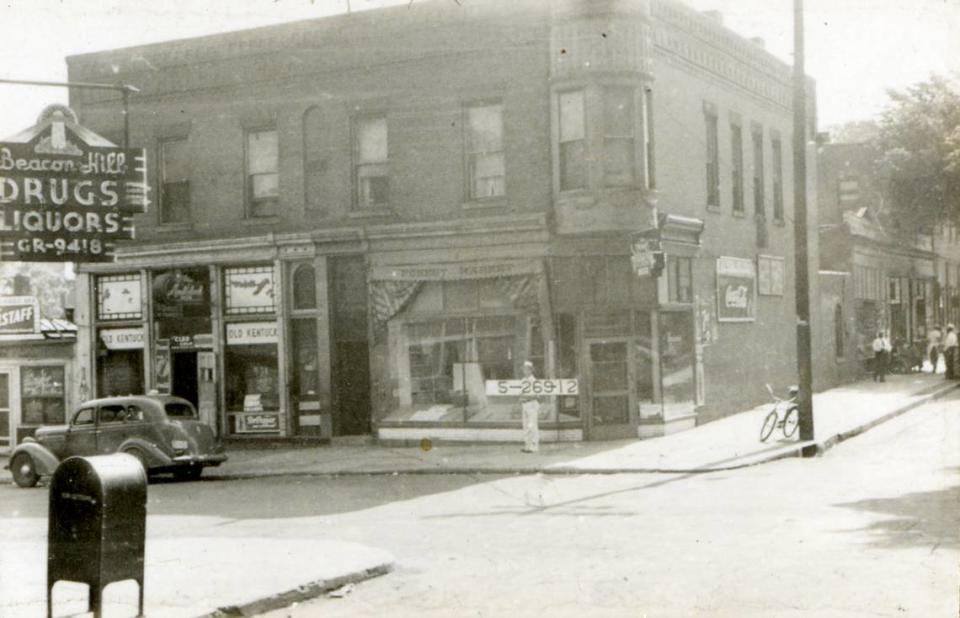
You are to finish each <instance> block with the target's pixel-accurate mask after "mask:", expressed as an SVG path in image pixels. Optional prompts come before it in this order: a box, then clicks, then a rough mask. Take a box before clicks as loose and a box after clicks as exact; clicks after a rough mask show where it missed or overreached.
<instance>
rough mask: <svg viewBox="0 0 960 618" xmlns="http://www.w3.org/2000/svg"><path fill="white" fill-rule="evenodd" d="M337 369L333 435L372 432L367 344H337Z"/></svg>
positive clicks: (342, 342)
mask: <svg viewBox="0 0 960 618" xmlns="http://www.w3.org/2000/svg"><path fill="white" fill-rule="evenodd" d="M335 367H336V370H335V372H334V377H333V379H334V396H335V397H336V400H335V405H334V411H335V412H334V415H333V435H335V436H356V435H362V434H367V433H370V352H369V349H368V347H367V342H366V341H339V342H337V347H336V366H335Z"/></svg>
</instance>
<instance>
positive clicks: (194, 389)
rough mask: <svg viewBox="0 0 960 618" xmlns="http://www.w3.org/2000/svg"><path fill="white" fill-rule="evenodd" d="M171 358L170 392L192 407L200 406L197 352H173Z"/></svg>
mask: <svg viewBox="0 0 960 618" xmlns="http://www.w3.org/2000/svg"><path fill="white" fill-rule="evenodd" d="M172 356H173V358H172V362H171V365H172V368H171V377H172V383H171V386H170V392H171V393H172V394H174V395H176V396H177V397H183V398H184V399H186V400H187V401H189V402H190V403H192V404H193V405H194V407H197V406H199V404H200V398H199V394H200V385H199V380H198V375H197V352H196V351H194V350H190V351H187V352H174V353H173V355H172Z"/></svg>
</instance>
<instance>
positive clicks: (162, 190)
mask: <svg viewBox="0 0 960 618" xmlns="http://www.w3.org/2000/svg"><path fill="white" fill-rule="evenodd" d="M177 142H182V143H183V145H184V147H186V148H189V146H190V137H189V136H188V135H177V136H171V137H165V138H163V139H161V140H159V141H158V143H157V166H158V173H157V178H158V182H157V184H158V185H159V186H158V189H159V191H158V193H159V199H158V200H157V201H158V203H159V208H158V209H157V222H158V223H159V224H160V225H184V224H189V223H190V221H191V218H192V211H191V205H192V204H191V202H192V199H191V198H192V196H191V194H190V192H191V185H190V176H189V175H187V177H186V178H183V179H179V180H176V181H173V182H171V181H168V179H167V151H166V147H167V146H168V145H169V144H173V143H177ZM174 184H184V185H186V192H185V194H186V213H185V217H184V219H182V220H173V219H170V218H169V217H168V214H169V212H170V210H169V209H168V208H167V195H168V192H167V185H174Z"/></svg>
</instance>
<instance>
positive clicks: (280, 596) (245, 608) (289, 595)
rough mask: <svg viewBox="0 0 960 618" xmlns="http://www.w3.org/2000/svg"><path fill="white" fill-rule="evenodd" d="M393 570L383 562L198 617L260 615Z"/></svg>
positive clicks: (223, 617) (390, 565)
mask: <svg viewBox="0 0 960 618" xmlns="http://www.w3.org/2000/svg"><path fill="white" fill-rule="evenodd" d="M392 570H393V563H386V564H381V565H379V566H375V567H371V568H369V569H364V570H362V571H357V572H354V573H348V574H346V575H341V576H339V577H334V578H332V579H321V580H317V581H313V582H310V583H308V584H303V585H301V586H297V587H296V588H293V589H291V590H285V591H283V592H277V593H275V594H271V595H270V596H267V597H264V598H262V599H257V600H255V601H250V602H248V603H244V604H242V605H229V606H226V607H220V608H217V609H215V610H213V611H212V612H209V613H206V614H202V615H200V616H197V617H196V618H233V617H235V616H258V615H260V614H263V613H266V612H269V611H273V610H275V609H282V608H284V607H288V606H290V605H293V604H294V603H300V602H302V601H307V600H309V599H315V598H317V597H319V596H320V595H323V594H326V593H327V592H330V591H331V590H336V589H337V588H340V587H342V586H346V585H347V584H355V583H359V582H362V581H366V580H368V579H373V578H374V577H380V576H381V575H386V574H387V573H389V572H391V571H392Z"/></svg>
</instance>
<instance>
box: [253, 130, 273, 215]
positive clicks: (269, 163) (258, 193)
mask: <svg viewBox="0 0 960 618" xmlns="http://www.w3.org/2000/svg"><path fill="white" fill-rule="evenodd" d="M279 161H280V144H279V139H278V137H277V131H276V130H275V129H269V130H262V131H248V132H247V199H248V201H249V213H248V214H249V216H251V217H270V216H274V215H276V214H277V202H278V200H279V198H280V174H279V173H278V169H279Z"/></svg>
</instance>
